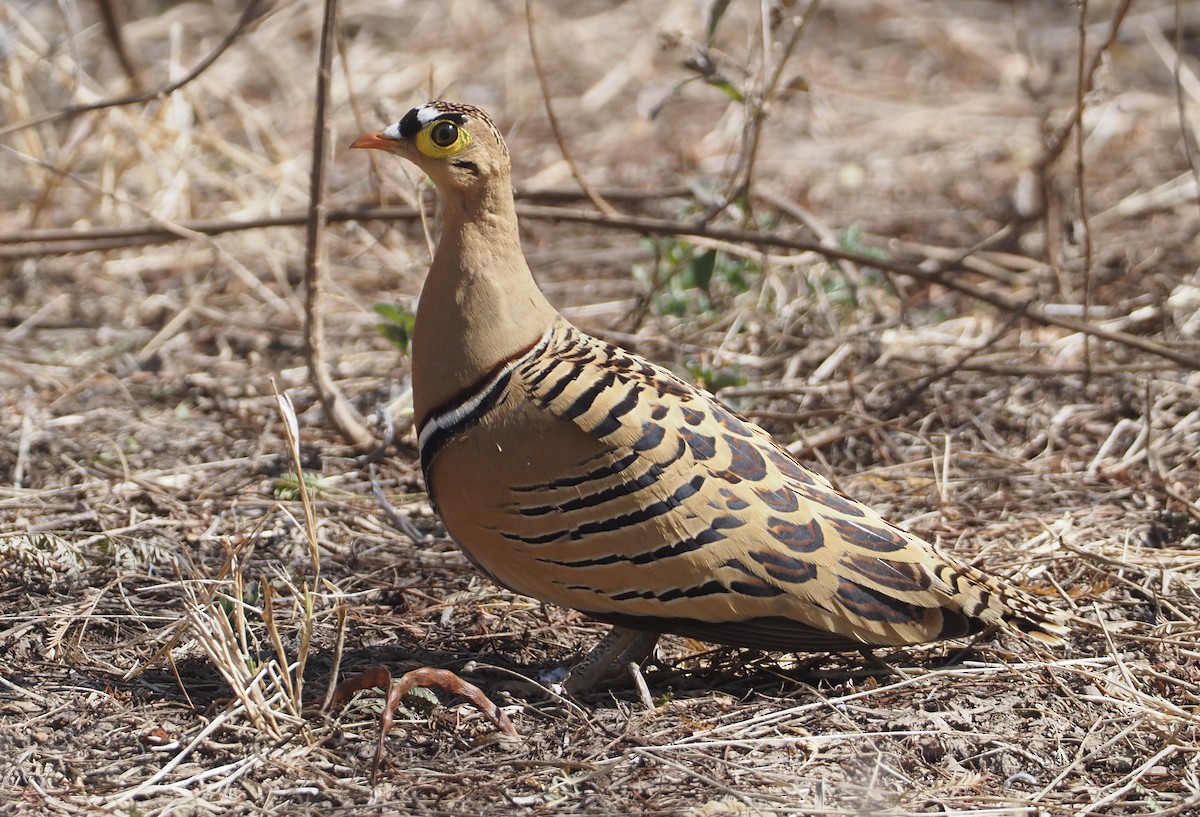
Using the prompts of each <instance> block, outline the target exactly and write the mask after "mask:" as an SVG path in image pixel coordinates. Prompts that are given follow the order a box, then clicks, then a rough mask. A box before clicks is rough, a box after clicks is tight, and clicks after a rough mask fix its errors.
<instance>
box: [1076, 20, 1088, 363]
mask: <svg viewBox="0 0 1200 817" xmlns="http://www.w3.org/2000/svg"><path fill="white" fill-rule="evenodd" d="M1087 14H1088V2H1087V0H1080V2H1079V56H1078V59H1077V60H1076V63H1075V109H1076V110H1077V111H1079V112H1080V122H1081V123H1082V114H1083V108H1084V104H1085V102H1086V97H1087V88H1086V87H1085V86H1084V83H1085V82H1090V79H1091V78H1090V77H1088V76H1087V75H1086V67H1085V66H1086V63H1087ZM1083 143H1084V136H1083V127H1082V124H1080V125H1079V126H1077V127H1076V128H1075V194H1076V196H1078V197H1079V223H1080V224H1081V225H1082V228H1083V236H1082V238H1083V314H1084V315H1085V316H1087V315H1090V314H1092V227H1091V224H1090V223H1089V222H1088V203H1087V180H1086V178H1085V175H1084V174H1085V166H1084V161H1083ZM1091 365H1092V339H1091V337H1090V336H1088V335H1084V338H1083V366H1084V368H1085V369H1089V368H1091ZM1089 379H1090V377H1089V376H1087V375H1085V376H1084V381H1085V382H1086V381H1087V380H1089Z"/></svg>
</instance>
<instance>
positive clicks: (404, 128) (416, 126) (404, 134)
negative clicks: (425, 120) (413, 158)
mask: <svg viewBox="0 0 1200 817" xmlns="http://www.w3.org/2000/svg"><path fill="white" fill-rule="evenodd" d="M417 110H418V109H417V108H413V109H412V110H411V111H409V112H408V113H406V114H404V118H403V119H401V120H400V121H399V122H398V123H396V130H397V131H398V132H399V133H400V138H401V139H412V138H413V137H414V136H416V135H417V132H418V131H420V130H421V121H420V120H419V119H417Z"/></svg>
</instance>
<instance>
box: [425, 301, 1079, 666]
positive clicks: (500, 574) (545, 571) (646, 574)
mask: <svg viewBox="0 0 1200 817" xmlns="http://www.w3.org/2000/svg"><path fill="white" fill-rule="evenodd" d="M539 347H540V348H539V349H537V350H535V351H536V354H528V355H526V356H525V357H524V358H522V359H521V360H520V361H517V362H515V365H513V367H512V370H511V378H510V382H508V383H507V384H506V386H505V389H504V393H503V395H502V396H499V397H497V399H496V406H495V410H494V411H493V412H492V416H490V417H484V418H482V419H481V423H480V428H479V429H478V430H477V433H476V435H475V442H474V444H470V443H469V440H468V439H460V442H466V443H468V444H466V445H463V446H459V447H457V452H456V453H455V452H454V451H453V450H451V451H449V452H448V454H447V456H451V457H452V458H453V462H454V463H455V464H453V465H452V467H451V468H448V469H446V471H445V472H443V473H444V474H445V475H441V476H439V475H438V474H437V473H436V470H437V469H436V468H435V469H434V474H433V475H432V477H431V479H430V487H431V490H434V491H435V497H439V498H438V503H439V509H440V510H441V511H442V515H443V518H444V519H445V520H446V523H447V527H448V528H449V529H450V531H451V533H452V535H454V537H455V539H457V540H458V541H459V542H460V544H461V545H463V547H464V550H466V551H467V552H468V553H469V554H470V555H471V556H472V558H473V559H475V561H476V562H477V563H478V564H480V566H481V567H483V568H484V569H485V570H487V571H488V572H489V573H491V574H492V575H493V576H495V577H496V578H498V579H499V580H500V581H502V582H503V583H505V584H507V585H509V586H511V587H513V588H514V589H517V590H519V591H521V592H524V593H528V594H530V595H534V596H537V597H538V598H542V599H544V600H549V601H554V602H556V603H560V604H564V605H566V606H570V607H573V608H575V609H578V610H582V611H585V612H588V613H590V614H592V615H595V616H596V617H598V618H602V619H605V620H609V621H613V622H614V623H618V624H625V625H630V626H640V627H643V628H646V629H661V630H664V631H675V632H684V633H686V634H689V635H693V636H695V637H698V638H702V639H706V640H711V641H718V642H722V643H734V644H744V645H747V646H760V647H765V648H772V649H803V648H807V649H841V648H846V647H849V646H854V645H872V644H873V645H894V644H913V643H921V642H927V641H933V640H937V639H940V638H947V637H953V636H958V635H962V634H966V633H969V632H973V631H975V630H978V629H981V628H982V627H984V626H987V625H990V624H998V625H1001V626H1005V627H1008V628H1017V629H1021V630H1024V631H1026V632H1030V633H1031V634H1034V635H1041V636H1044V637H1045V638H1046V640H1053V639H1054V637H1055V632H1056V631H1055V630H1054V625H1053V623H1052V621H1051V618H1052V613H1051V611H1050V610H1049V608H1047V607H1045V606H1044V605H1042V604H1041V603H1040V602H1037V601H1036V600H1033V599H1031V598H1030V597H1028V596H1027V595H1026V594H1025V593H1023V592H1022V591H1020V590H1018V589H1017V588H1015V587H1012V586H1011V585H1008V584H1007V583H1006V582H1004V581H1003V580H999V579H995V578H993V577H989V576H986V575H984V574H982V573H980V572H978V571H976V570H974V569H973V568H970V567H969V566H966V565H962V564H959V563H957V562H953V561H951V560H949V559H948V558H946V557H944V556H942V555H940V554H938V553H937V552H936V551H934V549H933V548H932V547H931V546H930V545H929V544H927V543H926V542H924V541H922V540H920V539H918V538H917V537H915V536H912V535H911V534H908V533H906V532H904V531H902V530H900V529H899V528H897V527H895V526H894V525H891V524H890V523H888V522H885V521H884V520H883V519H881V518H880V517H879V516H878V514H876V513H875V512H874V511H872V510H871V509H870V508H868V507H866V506H865V505H862V504H861V503H859V502H856V501H854V500H852V499H850V498H848V497H847V496H845V495H844V494H842V493H841V492H839V491H837V490H836V489H834V488H833V487H832V486H831V485H830V484H829V483H828V482H827V481H826V480H825V479H823V478H821V477H820V476H817V475H816V474H813V473H812V472H810V471H808V470H807V469H805V468H803V467H802V466H801V465H799V464H798V463H797V462H796V461H795V460H794V459H793V458H792V457H791V456H790V455H789V454H788V453H787V452H786V451H784V450H783V449H782V448H780V447H779V446H778V445H776V443H775V442H774V441H773V440H772V439H771V437H770V436H769V435H768V434H767V433H766V432H765V431H763V430H762V429H760V428H758V427H757V426H755V425H753V424H752V423H750V422H748V421H746V420H745V419H744V418H742V417H739V416H738V415H737V414H736V413H734V412H733V411H731V410H730V409H729V408H728V407H726V406H725V405H723V404H722V403H721V402H720V401H718V400H716V399H715V398H714V397H712V396H711V395H709V394H708V393H707V392H704V391H702V390H700V389H697V388H695V387H693V386H691V385H690V384H688V383H685V382H684V381H682V380H680V379H679V378H677V377H675V376H674V375H672V374H671V373H670V372H668V371H666V370H665V369H662V368H660V367H658V366H655V365H653V364H651V363H649V362H647V361H645V360H643V359H641V358H639V357H637V356H635V355H632V354H629V353H627V352H624V351H623V350H621V349H619V348H617V347H614V346H612V345H610V344H607V343H604V342H602V341H599V340H597V339H595V338H592V337H590V336H588V335H586V334H584V333H582V332H580V331H578V330H576V329H574V328H573V327H571V326H570V325H569V324H566V323H565V322H562V323H560V324H558V325H556V326H555V328H554V329H552V330H551V332H550V333H549V334H548V336H547V338H545V339H544V340H543V342H542V343H541V344H539ZM467 437H468V438H469V437H470V435H467ZM488 446H499V447H500V448H501V449H503V448H506V447H507V448H508V449H510V450H514V451H522V450H523V451H524V452H525V453H523V454H515V455H514V456H513V457H510V458H508V459H506V460H505V463H506V464H505V465H503V466H494V467H491V468H488V467H486V464H485V461H486V460H488V459H489V457H491V458H492V459H495V457H496V455H495V454H494V452H492V450H491V449H490V448H489V447H488ZM472 462H473V463H475V466H476V472H475V473H474V474H472V475H471V476H470V477H468V476H466V475H465V472H466V471H468V470H469V469H470V463H472ZM454 473H457V474H458V475H459V476H458V477H453V476H452V474H454ZM435 486H436V489H435ZM443 493H445V494H447V495H448V496H452V497H453V498H452V500H451V505H452V506H453V507H448V506H446V504H445V503H444V502H443V500H442V499H441V498H440V497H441V496H442V494H443Z"/></svg>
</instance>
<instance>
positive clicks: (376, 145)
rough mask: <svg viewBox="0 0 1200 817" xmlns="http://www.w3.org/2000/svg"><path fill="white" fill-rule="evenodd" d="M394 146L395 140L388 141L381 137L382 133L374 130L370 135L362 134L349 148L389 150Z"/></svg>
mask: <svg viewBox="0 0 1200 817" xmlns="http://www.w3.org/2000/svg"><path fill="white" fill-rule="evenodd" d="M395 144H396V140H395V139H389V138H388V137H386V136H384V135H383V131H380V130H376V131H371V132H370V133H364V134H363V135H362V136H360V137H358V138H357V139H355V140H354V142H353V143H351V145H350V147H351V148H371V149H374V150H390V149H391V148H392V146H394V145H395Z"/></svg>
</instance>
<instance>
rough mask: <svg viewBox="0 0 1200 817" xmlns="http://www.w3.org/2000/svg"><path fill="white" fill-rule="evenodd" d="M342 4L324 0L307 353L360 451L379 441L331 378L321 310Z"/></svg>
mask: <svg viewBox="0 0 1200 817" xmlns="http://www.w3.org/2000/svg"><path fill="white" fill-rule="evenodd" d="M337 8H338V0H325V17H324V20H322V23H321V50H320V54H319V57H318V68H317V105H316V112H315V114H314V116H313V164H312V186H311V190H310V194H309V207H308V220H307V226H308V235H307V241H306V244H305V251H304V322H305V326H304V351H305V357H306V358H307V359H308V376H309V379H310V380H311V381H312V384H313V388H314V389H315V390H316V392H317V396H318V397H320V398H321V404H322V405H323V406H324V407H325V413H326V415H328V417H329V421H330V422H331V423H333V425H334V428H336V429H337V430H338V432H339V433H340V434H341V435H342V436H343V437H345V438H346V440H347V441H348V442H350V443H351V444H352V445H353V446H355V447H356V448H360V449H362V448H374V447H375V438H374V436H373V435H372V434H371V432H370V431H368V430H367V427H366V424H365V423H364V422H363V419H362V416H361V415H360V414H359V413H358V412H357V411H356V410H355V409H354V407H353V406H352V405H350V402H349V401H348V400H346V397H345V396H344V395H343V394H342V392H341V389H339V388H338V386H337V383H335V382H334V379H333V376H332V375H331V374H330V373H329V362H328V359H327V358H326V355H325V313H324V312H323V311H322V309H321V296H322V287H321V274H322V272H323V270H324V266H325V224H326V217H325V187H326V173H325V165H326V163H327V159H328V154H329V115H328V107H329V78H330V66H331V64H332V62H333V51H334V31H335V29H336V27H337Z"/></svg>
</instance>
